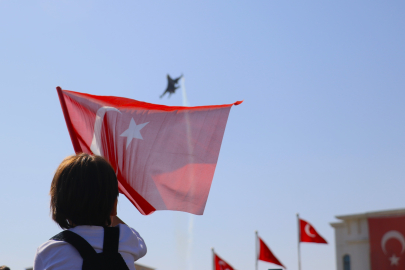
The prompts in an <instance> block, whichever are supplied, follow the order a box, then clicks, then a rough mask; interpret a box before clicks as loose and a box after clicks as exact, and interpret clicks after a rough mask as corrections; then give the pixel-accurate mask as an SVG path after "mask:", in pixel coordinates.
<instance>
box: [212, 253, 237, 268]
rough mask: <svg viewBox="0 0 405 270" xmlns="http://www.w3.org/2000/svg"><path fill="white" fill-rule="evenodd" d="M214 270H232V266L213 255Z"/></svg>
mask: <svg viewBox="0 0 405 270" xmlns="http://www.w3.org/2000/svg"><path fill="white" fill-rule="evenodd" d="M214 267H215V269H214V270H234V269H233V267H232V266H230V265H229V263H227V262H226V261H224V260H223V259H221V258H220V257H219V256H218V255H217V254H215V253H214Z"/></svg>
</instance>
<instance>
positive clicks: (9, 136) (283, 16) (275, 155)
mask: <svg viewBox="0 0 405 270" xmlns="http://www.w3.org/2000/svg"><path fill="white" fill-rule="evenodd" d="M404 14H405V2H403V1H309V2H308V1H306V2H303V1H301V2H288V1H279V0H263V1H260V0H259V1H254V2H252V1H200V2H198V1H128V0H123V1H95V0H70V1H69V0H59V1H54V0H31V1H11V0H0V37H1V43H0V48H1V51H0V91H1V98H0V115H1V120H0V123H1V132H0V141H1V144H0V146H1V153H2V155H1V156H0V171H1V179H0V190H1V196H0V205H1V206H0V216H1V227H0V228H1V229H0V243H1V245H0V265H1V264H6V265H9V266H10V267H11V269H12V270H15V269H23V268H25V267H28V266H32V262H33V258H34V254H35V250H36V248H37V246H39V245H40V244H41V243H43V242H45V241H46V240H47V239H49V238H50V237H51V236H53V235H54V234H56V233H57V232H59V231H60V229H59V228H58V227H57V226H56V225H55V224H54V223H53V221H52V220H51V218H50V217H49V196H48V192H49V187H50V182H51V179H52V176H53V172H54V170H55V169H56V167H57V166H58V164H59V163H60V162H61V160H62V159H63V158H64V157H65V156H67V155H69V154H72V153H73V147H72V145H71V141H70V138H69V135H68V131H67V129H66V126H65V122H64V118H63V115H62V111H61V109H60V105H59V100H58V97H57V94H56V90H55V87H56V86H58V85H60V86H61V87H62V88H64V89H68V90H74V91H79V92H86V93H91V94H98V95H116V96H123V97H128V98H133V99H138V100H142V101H147V102H152V103H161V104H165V105H180V104H181V95H180V94H176V95H174V96H172V98H170V99H167V98H164V99H159V95H160V94H161V93H162V92H163V90H164V89H165V87H166V78H165V76H166V74H167V73H170V74H171V75H172V76H178V75H180V74H182V73H183V74H184V75H185V77H186V87H187V91H188V97H189V102H190V103H191V105H210V104H223V103H231V102H234V101H236V100H241V99H244V100H245V101H244V103H243V104H242V105H240V106H237V107H234V108H232V110H231V114H230V117H229V121H228V125H227V129H226V132H225V136H224V140H223V144H222V148H221V153H220V156H219V160H218V165H217V170H216V173H215V177H214V180H213V184H212V187H211V193H210V195H209V198H208V202H207V206H206V209H205V214H204V215H203V216H194V217H191V215H189V214H184V213H177V212H168V211H166V212H157V213H154V214H152V215H151V216H146V217H145V216H142V215H141V214H139V213H138V211H137V210H136V209H135V208H134V207H133V206H132V205H131V204H130V203H129V202H128V201H127V200H126V198H125V197H124V196H120V205H119V216H120V217H122V219H123V220H124V221H126V222H127V223H128V224H129V225H131V226H132V227H134V228H135V229H136V230H138V231H139V232H140V234H141V235H142V236H143V237H144V239H145V241H146V243H147V246H148V254H147V255H146V257H144V258H142V259H141V260H140V261H139V262H140V263H142V264H145V265H150V266H153V267H156V268H158V269H159V270H179V269H180V270H182V269H193V270H205V269H211V266H212V261H211V251H210V249H211V247H214V248H215V249H216V251H217V252H218V254H219V255H220V256H221V257H223V259H225V260H227V261H228V262H229V263H230V264H231V265H233V266H234V267H235V268H236V269H239V270H243V269H245V270H247V269H254V268H253V267H254V252H255V251H254V231H255V230H259V233H260V235H261V236H262V238H263V239H264V240H265V241H266V242H267V244H268V245H269V246H270V248H271V249H272V251H273V252H274V253H275V255H276V256H277V257H278V258H279V259H280V260H281V262H283V263H284V264H285V265H286V266H287V267H288V269H289V270H296V269H297V226H296V217H295V214H296V213H297V212H299V213H300V214H301V216H302V217H303V218H304V219H306V220H308V221H309V222H311V223H312V224H313V225H314V226H315V228H316V229H317V230H318V231H319V233H320V234H321V235H323V236H324V237H325V238H326V239H327V240H328V241H329V243H330V244H329V245H315V244H304V245H302V265H303V268H302V269H303V270H310V269H311V270H324V269H335V255H334V252H335V249H334V232H333V229H332V227H330V225H329V223H330V222H333V221H335V219H334V216H335V215H340V214H350V213H358V212H365V211H374V210H382V209H392V208H401V207H404V206H405V203H404V190H405V181H404V180H405V140H404V137H405V127H404V120H405V119H404V118H405V106H404V102H405V91H404V90H405V76H404V74H405V73H404V72H405V50H404V48H405V35H404V33H405V22H404ZM190 222H192V225H193V226H192V229H191V231H190V232H189V224H190ZM270 267H271V265H270V264H267V263H259V269H260V270H264V269H268V268H270Z"/></svg>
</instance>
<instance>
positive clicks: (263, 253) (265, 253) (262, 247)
mask: <svg viewBox="0 0 405 270" xmlns="http://www.w3.org/2000/svg"><path fill="white" fill-rule="evenodd" d="M258 238H259V258H258V259H259V260H261V261H265V262H269V263H274V264H277V265H280V266H282V267H284V268H286V267H285V266H284V265H283V264H282V263H281V262H280V261H279V260H278V259H277V258H276V256H274V254H273V252H271V250H270V249H269V247H268V246H267V245H266V244H265V243H264V241H263V240H262V239H261V238H260V237H259V236H258Z"/></svg>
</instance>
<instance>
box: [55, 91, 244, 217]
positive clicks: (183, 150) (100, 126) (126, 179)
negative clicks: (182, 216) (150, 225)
mask: <svg viewBox="0 0 405 270" xmlns="http://www.w3.org/2000/svg"><path fill="white" fill-rule="evenodd" d="M57 91H58V95H59V99H60V102H61V106H62V110H63V114H64V116H65V120H66V124H67V127H68V130H69V133H70V137H71V140H72V143H73V147H74V149H75V151H76V153H79V152H84V153H89V154H96V155H101V156H104V157H105V158H106V159H107V160H108V161H109V162H110V163H111V165H112V166H113V168H114V170H115V171H116V174H117V177H118V181H119V190H120V192H121V193H123V194H124V195H125V196H126V197H127V198H128V199H129V200H130V201H131V202H132V203H133V204H134V205H135V206H136V207H137V209H138V210H139V211H140V212H141V213H142V214H146V215H147V214H150V213H152V212H154V211H155V210H177V211H184V212H188V213H193V214H197V215H202V214H203V212H204V208H205V204H206V201H207V198H208V193H209V190H210V187H211V182H212V178H213V176H214V171H215V166H216V163H217V160H218V155H219V150H220V147H221V143H222V138H223V135H224V132H225V126H226V122H227V119H228V115H229V111H230V109H231V107H232V105H238V104H240V103H241V102H235V103H233V104H227V105H218V106H201V107H180V106H179V107H169V106H163V105H156V104H150V103H146V102H141V101H137V100H132V99H127V98H120V97H112V96H94V95H89V94H83V93H78V92H73V91H67V90H62V89H61V88H60V87H57Z"/></svg>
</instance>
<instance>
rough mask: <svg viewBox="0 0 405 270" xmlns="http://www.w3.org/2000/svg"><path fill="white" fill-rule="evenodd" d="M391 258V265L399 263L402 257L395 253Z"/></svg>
mask: <svg viewBox="0 0 405 270" xmlns="http://www.w3.org/2000/svg"><path fill="white" fill-rule="evenodd" d="M389 259H390V261H391V265H398V261H399V259H400V258H399V257H397V256H395V254H394V255H392V256H391V257H390V258H389Z"/></svg>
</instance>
